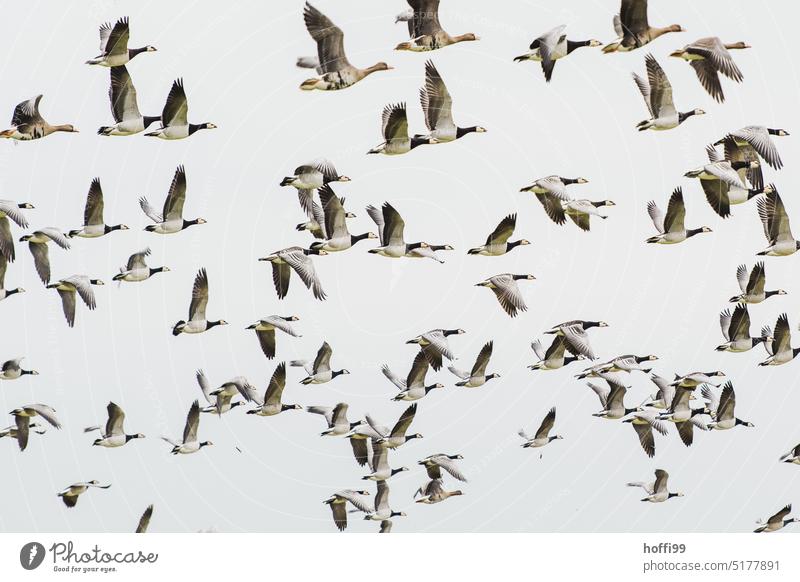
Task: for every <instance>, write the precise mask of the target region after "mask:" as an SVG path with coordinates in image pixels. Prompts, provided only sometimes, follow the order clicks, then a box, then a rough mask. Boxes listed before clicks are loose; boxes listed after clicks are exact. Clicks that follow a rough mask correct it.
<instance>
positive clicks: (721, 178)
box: [684, 145, 774, 218]
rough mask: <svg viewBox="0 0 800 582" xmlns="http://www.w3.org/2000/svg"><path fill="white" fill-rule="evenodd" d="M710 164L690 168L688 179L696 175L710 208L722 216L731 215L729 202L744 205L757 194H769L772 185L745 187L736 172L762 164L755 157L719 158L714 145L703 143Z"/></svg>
mask: <svg viewBox="0 0 800 582" xmlns="http://www.w3.org/2000/svg"><path fill="white" fill-rule="evenodd" d="M706 153H707V154H708V160H709V162H710V163H709V164H706V165H704V166H703V167H701V168H697V169H695V170H690V171H688V172H686V173H685V174H684V176H686V177H687V178H698V179H699V180H700V185H701V186H702V187H703V192H705V195H706V200H707V201H708V204H709V205H710V206H711V208H712V209H713V210H714V212H716V213H717V214H719V215H720V216H721V217H722V218H728V217H729V216H730V215H731V211H730V207H731V205H732V204H744V203H745V202H747V201H748V200H750V199H751V198H755V197H756V196H758V195H759V194H765V193H770V192H772V191H773V189H774V186H772V185H769V186H767V187H766V188H748V187H747V185H746V183H745V181H744V180H743V179H742V177H741V175H740V174H739V172H740V171H742V170H752V169H755V168H758V167H760V166H761V162H759V161H758V160H750V161H744V160H742V161H730V160H727V159H722V158H721V157H720V155H719V152H717V150H716V149H715V148H714V146H712V145H709V146H706Z"/></svg>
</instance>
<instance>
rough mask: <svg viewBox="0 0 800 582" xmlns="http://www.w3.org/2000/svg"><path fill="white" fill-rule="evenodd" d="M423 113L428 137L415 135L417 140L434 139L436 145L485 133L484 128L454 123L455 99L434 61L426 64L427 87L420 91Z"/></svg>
mask: <svg viewBox="0 0 800 582" xmlns="http://www.w3.org/2000/svg"><path fill="white" fill-rule="evenodd" d="M419 100H420V104H421V105H422V112H423V114H424V115H425V125H426V126H427V128H428V135H427V136H423V135H415V136H414V137H415V138H425V137H428V138H433V139H434V140H435V143H444V142H448V141H454V140H456V139H458V138H461V137H464V136H465V135H467V134H469V133H473V132H475V133H485V132H486V129H484V128H483V127H480V126H477V125H473V126H470V127H459V126H457V125H456V124H455V122H454V121H453V112H452V108H453V98H452V97H450V92H449V91H448V90H447V85H445V84H444V80H443V79H442V76H441V75H440V74H439V71H438V70H436V67H435V66H434V64H433V62H432V61H426V62H425V86H424V87H423V88H422V89H420V91H419Z"/></svg>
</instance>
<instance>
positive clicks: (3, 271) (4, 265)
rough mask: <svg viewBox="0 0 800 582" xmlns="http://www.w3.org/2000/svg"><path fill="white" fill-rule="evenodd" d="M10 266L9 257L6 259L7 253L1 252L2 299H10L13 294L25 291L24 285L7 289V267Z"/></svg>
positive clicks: (0, 289)
mask: <svg viewBox="0 0 800 582" xmlns="http://www.w3.org/2000/svg"><path fill="white" fill-rule="evenodd" d="M7 268H8V259H6V257H5V255H3V254H2V253H0V301H3V300H4V299H8V298H9V297H10V296H12V295H16V294H17V293H24V292H25V289H23V288H22V287H16V288H14V289H6V288H5V284H6V269H7Z"/></svg>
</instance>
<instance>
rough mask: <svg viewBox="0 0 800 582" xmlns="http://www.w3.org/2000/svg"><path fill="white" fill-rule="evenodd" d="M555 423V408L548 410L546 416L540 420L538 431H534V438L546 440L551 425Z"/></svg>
mask: <svg viewBox="0 0 800 582" xmlns="http://www.w3.org/2000/svg"><path fill="white" fill-rule="evenodd" d="M555 422H556V407H555V406H554V407H553V408H551V409H550V412H548V413H547V416H545V417H544V420H542V424H541V425H539V430H537V431H536V436H535V437H534V438H537V439H543V438H547V435H548V433H549V432H550V430H551V429H552V428H553V425H554V424H555Z"/></svg>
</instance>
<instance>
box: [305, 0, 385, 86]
mask: <svg viewBox="0 0 800 582" xmlns="http://www.w3.org/2000/svg"><path fill="white" fill-rule="evenodd" d="M303 20H304V21H305V23H306V29H307V30H308V34H310V35H311V38H313V39H314V41H315V42H316V43H317V58H316V59H315V58H314V57H301V58H300V59H298V61H297V64H298V66H300V67H304V68H312V69H316V70H317V73H318V74H319V75H320V76H319V77H314V78H311V79H306V80H305V81H303V82H302V83H301V84H300V88H301V89H302V90H304V91H311V90H314V89H318V90H320V91H337V90H339V89H346V88H347V87H350V86H352V85H355V84H356V83H358V82H359V81H361V80H362V79H364V78H365V77H367V76H368V75H371V74H372V73H374V72H375V71H388V70H390V69H392V68H393V67H390V66H389V65H387V64H386V63H384V62H380V63H376V64H374V65H372V66H371V67H367V68H366V69H359V68H357V67H354V66H353V65H351V64H350V61H348V60H347V55H346V54H345V52H344V33H343V32H342V29H341V28H339V27H338V26H336V25H335V24H334V23H333V22H332V21H331V19H330V18H328V17H327V16H325V15H324V14H323V13H322V12H320V11H319V10H317V9H316V8H314V7H313V6H312V5H311V4H309V3H308V2H306V5H305V7H304V8H303Z"/></svg>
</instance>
